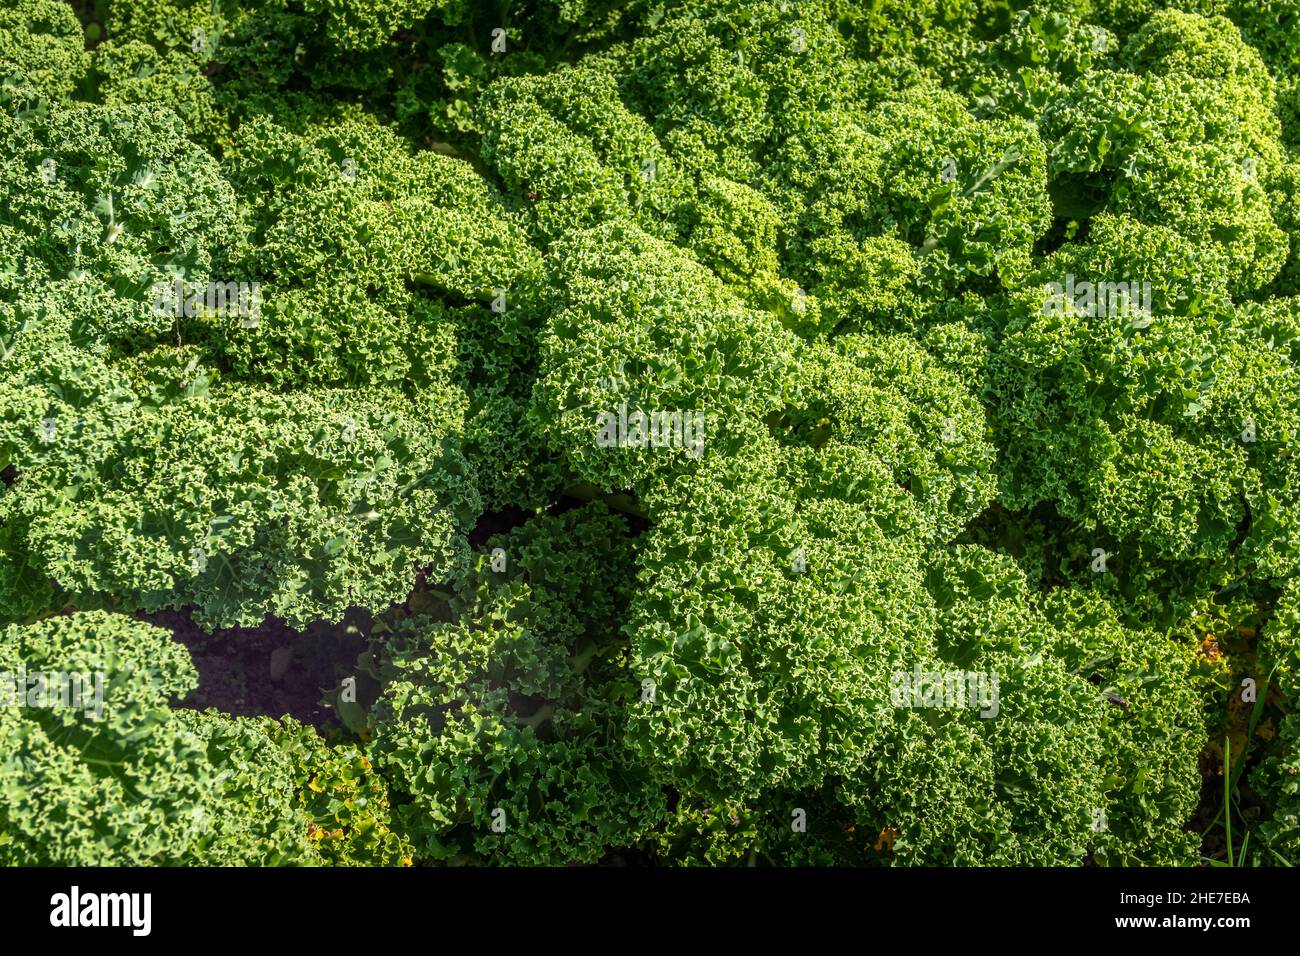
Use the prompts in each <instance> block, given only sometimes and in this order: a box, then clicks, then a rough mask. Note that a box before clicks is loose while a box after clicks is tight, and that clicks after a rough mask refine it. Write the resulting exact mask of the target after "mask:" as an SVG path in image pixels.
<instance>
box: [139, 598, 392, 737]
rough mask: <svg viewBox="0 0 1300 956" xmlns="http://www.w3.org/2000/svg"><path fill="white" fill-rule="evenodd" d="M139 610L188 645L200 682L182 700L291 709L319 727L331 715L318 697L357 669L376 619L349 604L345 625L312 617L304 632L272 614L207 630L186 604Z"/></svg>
mask: <svg viewBox="0 0 1300 956" xmlns="http://www.w3.org/2000/svg"><path fill="white" fill-rule="evenodd" d="M136 616H137V617H138V618H139V619H140V620H144V621H148V622H149V623H151V624H156V625H157V626H159V627H165V628H167V629H168V630H169V631H171V632H172V634H173V635H174V636H175V638H176V640H178V641H180V643H182V644H184V645H185V646H186V647H187V648H189V651H190V655H191V656H192V657H193V658H194V666H195V668H196V669H197V670H198V672H199V686H198V687H197V688H196V689H195V690H194V691H193V692H192V693H191V694H190V695H189V696H188V697H187V698H186V699H185V700H184V701H183V702H182V703H183V704H184V706H186V707H194V708H196V709H199V710H202V709H205V708H208V707H214V708H216V709H217V710H220V711H223V712H225V713H227V714H233V715H235V716H238V717H252V716H268V717H282V716H284V715H285V714H288V715H289V716H290V717H294V718H296V719H298V720H300V721H302V722H303V723H304V724H310V725H312V726H315V727H320V726H322V725H323V724H325V723H326V722H328V721H329V720H330V719H331V718H332V717H333V711H332V710H331V709H330V708H329V707H326V706H325V705H323V704H322V703H321V698H322V696H323V695H324V693H325V691H327V690H329V689H331V688H334V687H337V686H338V685H339V682H340V681H341V680H342V679H343V678H344V677H346V676H348V675H350V674H353V673H355V671H356V660H357V655H358V654H360V653H361V652H362V651H364V650H365V649H366V636H367V635H368V633H369V628H370V624H371V620H370V617H369V615H367V614H366V613H365V612H362V611H350V612H348V614H347V616H346V617H345V618H344V620H343V622H342V623H340V624H337V625H329V624H320V623H315V624H312V625H310V626H309V627H308V628H307V630H306V631H295V630H294V629H293V628H291V627H288V626H287V625H285V623H284V622H283V621H281V620H279V619H277V618H267V619H266V620H265V621H264V622H263V623H262V624H261V625H260V626H259V627H251V628H245V627H236V628H229V629H225V630H218V631H214V632H213V633H211V634H209V633H208V632H206V631H204V630H203V629H202V628H200V627H199V626H198V625H197V624H195V623H194V621H193V620H192V619H191V618H190V613H189V611H188V610H186V611H158V612H156V613H154V614H138V615H136Z"/></svg>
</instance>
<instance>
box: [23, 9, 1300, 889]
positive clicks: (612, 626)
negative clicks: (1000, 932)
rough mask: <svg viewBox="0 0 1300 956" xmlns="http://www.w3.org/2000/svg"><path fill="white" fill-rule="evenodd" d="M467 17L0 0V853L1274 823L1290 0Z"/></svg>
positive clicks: (974, 840)
mask: <svg viewBox="0 0 1300 956" xmlns="http://www.w3.org/2000/svg"><path fill="white" fill-rule="evenodd" d="M512 6H513V9H509V10H507V9H506V8H505V7H499V6H493V5H483V4H474V3H469V2H465V0H329V2H325V0H287V2H286V0H251V2H235V0H95V2H89V3H77V4H67V3H64V2H61V0H15V2H11V3H9V4H8V5H7V6H6V7H5V8H4V9H3V10H0V674H3V675H4V680H5V681H8V680H9V679H10V678H9V676H8V675H10V674H14V673H18V672H25V673H27V674H29V675H30V674H33V673H42V674H47V673H58V674H66V673H81V674H87V675H98V676H99V678H100V679H101V680H102V687H103V693H102V700H101V701H100V704H101V705H102V706H99V707H96V708H85V707H82V708H74V707H71V706H67V702H66V701H63V702H61V703H60V702H58V701H55V702H54V703H53V704H51V702H50V701H49V700H47V699H46V698H45V697H44V696H42V695H41V694H37V695H36V697H34V698H32V699H30V700H29V699H27V697H26V696H25V695H24V696H23V697H22V699H21V700H16V701H14V702H12V703H11V705H9V706H0V742H2V743H3V744H4V746H3V748H2V753H3V756H0V764H2V765H3V774H0V862H4V863H11V864H51V863H55V864H59V863H64V864H68V863H73V864H92V865H98V864H217V865H257V864H287V865H393V866H404V865H412V864H435V863H437V864H442V863H452V864H507V865H510V864H514V865H519V864H525V865H535V864H550V865H560V864H570V863H581V864H593V863H601V862H607V863H608V862H654V863H661V864H682V865H696V864H705V865H718V864H733V863H734V864H746V863H748V864H754V863H769V864H778V865H779V864H835V865H1028V864H1038V865H1080V864H1095V865H1189V864H1195V863H1198V862H1202V861H1205V860H1209V861H1212V862H1216V863H1222V862H1233V863H1241V862H1247V861H1248V862H1253V863H1262V864H1277V863H1290V862H1295V861H1297V860H1300V750H1297V745H1298V744H1300V710H1297V709H1296V702H1297V701H1300V453H1298V452H1300V449H1298V447H1297V442H1300V374H1298V371H1300V369H1298V366H1300V41H1297V39H1296V37H1297V35H1298V34H1297V32H1296V30H1295V29H1294V27H1293V24H1294V23H1295V22H1297V20H1300V4H1298V3H1297V0H1269V2H1268V3H1266V4H1265V5H1264V6H1263V7H1260V6H1258V5H1256V4H1246V3H1244V2H1237V0H1197V2H1195V3H1190V2H1189V3H1181V2H1174V3H1172V4H1170V3H1165V2H1164V0H1139V2H1137V3H1126V4H1120V3H1115V2H1111V0H960V2H952V3H944V4H939V3H931V2H910V0H908V2H903V0H885V2H879V3H871V4H865V3H856V2H848V0H800V2H799V3H797V4H796V3H786V2H781V0H680V2H651V0H632V2H628V3H613V2H608V0H564V2H559V0H528V2H524V3H520V4H515V5H512ZM180 610H183V611H185V612H186V613H187V614H189V615H191V616H192V619H193V621H194V622H195V623H196V624H197V625H198V626H200V627H202V628H205V629H208V630H211V631H213V632H215V633H218V634H219V633H223V632H224V629H230V628H234V627H244V628H251V627H256V626H258V625H260V624H263V622H266V621H274V622H277V624H278V625H287V626H288V627H291V628H294V629H297V630H299V631H302V632H304V634H303V636H302V637H301V638H300V641H301V643H302V645H303V647H302V649H301V650H300V651H297V652H296V653H300V654H308V655H310V654H312V653H313V652H314V651H313V646H312V645H311V641H312V638H311V637H310V636H308V633H307V632H309V631H310V629H311V628H312V627H314V626H317V625H329V624H334V623H337V622H339V621H341V620H343V619H344V617H345V615H347V614H349V613H360V614H363V615H365V616H366V619H367V621H368V622H369V623H368V625H367V627H366V628H365V631H364V637H365V639H366V641H367V645H366V649H365V651H364V652H363V653H362V654H361V655H360V656H359V657H358V658H357V660H356V662H355V664H352V663H351V662H349V664H348V666H349V667H350V668H351V676H348V677H346V678H345V679H344V680H343V681H342V682H341V684H340V685H339V686H337V687H333V688H321V690H322V692H324V693H325V699H326V700H327V701H328V702H329V705H330V707H332V708H333V713H334V715H335V716H336V718H337V720H332V721H330V722H329V723H328V725H323V726H322V727H313V726H307V725H304V724H303V723H301V722H300V721H298V720H296V719H294V718H293V717H291V716H287V715H284V716H281V714H282V712H281V711H280V710H278V709H277V708H276V707H275V706H274V705H272V706H270V707H268V708H266V711H267V712H266V713H265V714H263V715H261V716H255V717H250V716H234V715H232V714H228V713H223V712H222V711H220V710H218V709H213V708H207V709H204V710H198V709H195V708H193V707H191V706H187V703H188V702H189V698H188V697H187V695H190V694H191V693H192V692H193V691H194V690H195V688H196V687H197V686H199V684H200V681H201V679H202V677H201V668H200V669H198V670H196V667H195V662H194V661H193V660H192V659H191V657H190V656H189V654H188V652H187V651H186V649H185V647H183V646H182V645H181V644H180V643H178V642H177V641H175V640H173V639H172V635H171V634H169V632H168V631H167V630H166V629H164V628H163V627H160V626H157V625H156V624H155V623H152V622H154V621H155V620H157V619H158V618H157V615H159V614H165V613H168V612H172V611H180ZM277 666H279V665H276V664H275V661H274V660H273V661H272V668H273V669H275V668H276V667H277ZM278 673H279V672H278V671H277V674H278ZM277 679H279V678H278V677H277ZM4 690H5V686H4V685H0V694H3V693H4ZM1225 775H1226V776H1227V778H1228V783H1229V787H1228V790H1229V791H1230V798H1229V800H1228V803H1227V805H1226V806H1224V805H1220V803H1210V804H1207V803H1206V800H1205V798H1204V797H1203V791H1204V792H1205V793H1214V794H1217V795H1218V797H1219V798H1221V797H1222V794H1223V793H1224V786H1223V784H1224V777H1225ZM1216 813H1217V817H1216V816H1215V814H1216ZM1226 826H1231V827H1233V828H1235V829H1236V830H1237V831H1238V832H1239V833H1241V832H1247V831H1248V832H1249V834H1250V839H1249V841H1246V842H1245V843H1243V841H1242V840H1240V839H1239V840H1238V841H1237V846H1238V847H1239V848H1241V851H1242V852H1241V854H1240V857H1239V858H1233V859H1231V860H1227V859H1226V852H1227V851H1225V849H1224V848H1223V847H1222V846H1220V845H1219V843H1218V842H1217V841H1216V838H1215V832H1216V831H1215V828H1216V827H1226ZM1229 846H1231V842H1230V841H1229Z"/></svg>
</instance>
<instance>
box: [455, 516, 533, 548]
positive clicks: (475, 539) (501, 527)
mask: <svg viewBox="0 0 1300 956" xmlns="http://www.w3.org/2000/svg"><path fill="white" fill-rule="evenodd" d="M531 517H533V513H532V512H531V511H525V510H524V509H523V508H506V509H504V510H502V511H485V512H483V514H481V515H480V516H479V519H478V523H477V524H476V525H474V530H473V531H471V532H470V533H469V546H470V547H471V548H481V547H483V545H485V544H487V543H488V541H489V540H490V539H491V538H492V536H493V535H498V534H505V533H506V532H507V531H513V530H514V529H515V528H518V527H519V526H520V525H521V524H523V523H524V522H525V521H527V520H528V519H529V518H531Z"/></svg>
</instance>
